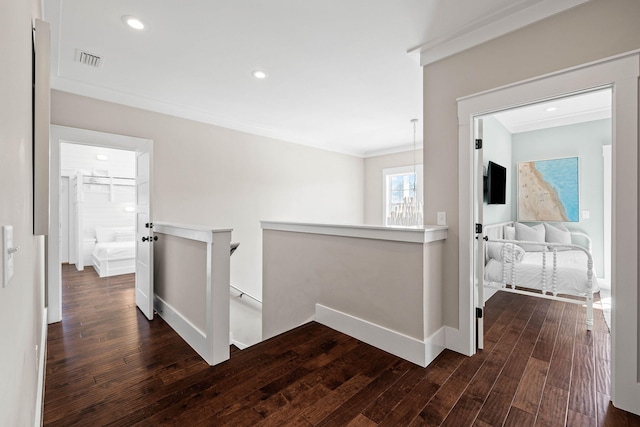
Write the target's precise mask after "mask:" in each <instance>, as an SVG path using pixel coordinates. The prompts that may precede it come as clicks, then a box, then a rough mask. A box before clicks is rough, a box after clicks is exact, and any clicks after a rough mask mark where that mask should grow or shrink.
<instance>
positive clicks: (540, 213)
mask: <svg viewBox="0 0 640 427" xmlns="http://www.w3.org/2000/svg"><path fill="white" fill-rule="evenodd" d="M517 174H518V176H517V181H518V221H523V222H526V221H557V222H578V221H579V220H580V215H579V213H580V210H579V209H580V188H579V187H580V175H579V170H578V157H566V158H561V159H550V160H538V161H532V162H520V163H518V168H517Z"/></svg>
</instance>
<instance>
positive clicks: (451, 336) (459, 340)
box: [443, 326, 473, 356]
mask: <svg viewBox="0 0 640 427" xmlns="http://www.w3.org/2000/svg"><path fill="white" fill-rule="evenodd" d="M443 328H444V344H445V347H446V348H448V349H449V350H453V351H455V352H457V353H460V354H464V355H465V356H473V353H468V352H467V351H468V350H467V349H468V346H467V343H466V342H467V336H466V335H465V334H463V333H462V332H461V331H460V329H456V328H452V327H451V326H444V327H443Z"/></svg>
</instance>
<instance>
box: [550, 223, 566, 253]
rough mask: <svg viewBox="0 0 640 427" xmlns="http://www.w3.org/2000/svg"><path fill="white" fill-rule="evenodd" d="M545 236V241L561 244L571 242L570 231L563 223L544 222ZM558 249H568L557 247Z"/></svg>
mask: <svg viewBox="0 0 640 427" xmlns="http://www.w3.org/2000/svg"><path fill="white" fill-rule="evenodd" d="M544 231H545V236H544V239H545V240H546V241H547V243H561V244H563V245H570V244H571V232H570V231H569V230H568V229H567V227H565V226H564V224H547V223H546V222H545V223H544ZM557 249H558V250H559V251H564V250H568V249H569V248H557Z"/></svg>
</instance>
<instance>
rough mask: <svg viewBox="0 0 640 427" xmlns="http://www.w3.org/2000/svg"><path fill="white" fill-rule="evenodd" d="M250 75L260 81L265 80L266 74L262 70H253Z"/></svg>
mask: <svg viewBox="0 0 640 427" xmlns="http://www.w3.org/2000/svg"><path fill="white" fill-rule="evenodd" d="M251 75H252V76H253V77H255V78H256V79H260V80H262V79H266V78H267V73H266V72H264V71H262V70H253V71H252V72H251Z"/></svg>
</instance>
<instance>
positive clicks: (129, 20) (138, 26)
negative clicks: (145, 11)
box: [122, 15, 144, 30]
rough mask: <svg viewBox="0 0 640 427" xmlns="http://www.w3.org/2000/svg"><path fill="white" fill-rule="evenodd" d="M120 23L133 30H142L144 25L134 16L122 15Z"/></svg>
mask: <svg viewBox="0 0 640 427" xmlns="http://www.w3.org/2000/svg"><path fill="white" fill-rule="evenodd" d="M122 22H124V23H125V24H127V25H128V26H130V27H131V28H133V29H135V30H144V24H143V23H142V21H141V20H140V19H139V18H136V17H135V16H130V15H124V16H123V17H122Z"/></svg>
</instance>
